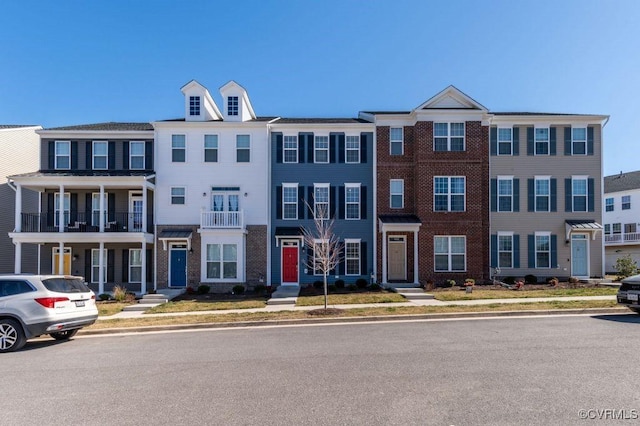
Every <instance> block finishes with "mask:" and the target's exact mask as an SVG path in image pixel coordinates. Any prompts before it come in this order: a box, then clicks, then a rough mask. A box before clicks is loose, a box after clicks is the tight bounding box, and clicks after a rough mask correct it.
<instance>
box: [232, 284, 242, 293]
mask: <svg viewBox="0 0 640 426" xmlns="http://www.w3.org/2000/svg"><path fill="white" fill-rule="evenodd" d="M233 294H244V286H243V285H240V284H238V285H234V286H233Z"/></svg>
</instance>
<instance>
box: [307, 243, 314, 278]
mask: <svg viewBox="0 0 640 426" xmlns="http://www.w3.org/2000/svg"><path fill="white" fill-rule="evenodd" d="M314 266H315V265H314V264H313V247H312V246H307V264H306V267H307V275H313V272H314V271H313V268H314Z"/></svg>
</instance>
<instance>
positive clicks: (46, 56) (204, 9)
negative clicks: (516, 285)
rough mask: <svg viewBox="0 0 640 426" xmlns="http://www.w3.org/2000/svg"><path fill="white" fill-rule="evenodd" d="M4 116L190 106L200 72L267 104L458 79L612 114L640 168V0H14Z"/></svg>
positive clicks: (315, 112) (21, 119)
mask: <svg viewBox="0 0 640 426" xmlns="http://www.w3.org/2000/svg"><path fill="white" fill-rule="evenodd" d="M6 3H7V4H3V10H2V14H1V15H0V55H1V56H0V57H1V58H2V61H1V62H0V63H1V64H2V66H1V68H0V123H2V124H31V123H33V124H41V125H43V126H44V127H54V126H62V125H70V124H84V123H95V122H103V121H152V120H157V119H166V118H176V117H181V116H183V110H182V107H183V103H182V102H183V100H182V95H181V93H180V87H181V86H182V85H183V84H185V83H187V82H188V81H190V80H191V79H196V80H198V81H199V82H200V83H202V84H203V85H205V86H206V87H207V88H209V91H210V92H211V94H212V95H213V96H214V99H216V100H217V101H218V100H219V95H218V88H219V87H220V86H222V85H223V84H224V83H226V82H227V81H229V80H235V81H237V82H238V83H240V84H242V85H243V86H244V87H245V88H246V89H247V90H248V92H249V95H250V97H251V101H252V103H253V106H254V109H255V110H256V113H257V114H258V115H281V116H287V117H336V116H337V117H344V116H347V117H352V116H357V113H358V111H361V110H410V109H412V108H414V107H416V106H418V105H420V104H421V103H422V102H423V101H425V100H427V99H428V98H430V97H431V96H433V95H434V94H436V93H438V92H439V91H441V90H442V89H444V88H445V87H446V86H448V85H449V84H453V85H455V86H456V87H458V88H459V89H460V90H462V91H463V92H465V93H466V94H468V95H469V96H471V97H472V98H474V99H476V100H477V101H478V102H480V103H481V104H483V105H484V106H486V107H487V108H489V109H490V110H492V111H544V112H573V113H594V114H607V115H610V116H611V120H610V121H609V123H608V124H607V126H606V128H605V165H604V168H605V173H606V174H613V173H617V172H619V171H621V170H622V171H631V170H637V169H640V163H639V162H638V161H637V159H639V158H640V143H638V142H640V119H639V117H638V107H637V100H638V99H639V98H640V25H638V24H637V22H638V20H639V19H640V1H636V0H626V1H623V0H610V1H604V0H603V1H596V0H537V1H530V0H523V1H513V0H511V1H487V2H484V1H458V0H445V1H433V0H412V1H408V0H407V1H404V0H394V1H375V0H369V1H365V0H362V1H351V0H338V1H334V0H322V1H303V0H299V1H268V0H264V1H241V0H235V1H231V2H222V1H213V0H211V1H205V0H200V1H188V0H183V1H177V0H176V1H165V0H155V1H136V0H109V1H106V0H104V1H80V0H78V1H66V0H59V1H55V2H54V1H41V0H33V1H24V2H18V1H12V2H6Z"/></svg>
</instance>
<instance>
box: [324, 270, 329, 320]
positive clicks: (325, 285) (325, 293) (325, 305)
mask: <svg viewBox="0 0 640 426" xmlns="http://www.w3.org/2000/svg"><path fill="white" fill-rule="evenodd" d="M327 299H328V296H327V273H326V272H325V273H324V310H325V311H326V310H327Z"/></svg>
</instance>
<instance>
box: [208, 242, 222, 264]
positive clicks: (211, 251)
mask: <svg viewBox="0 0 640 426" xmlns="http://www.w3.org/2000/svg"><path fill="white" fill-rule="evenodd" d="M219 260H221V259H220V245H219V244H207V261H219Z"/></svg>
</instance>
